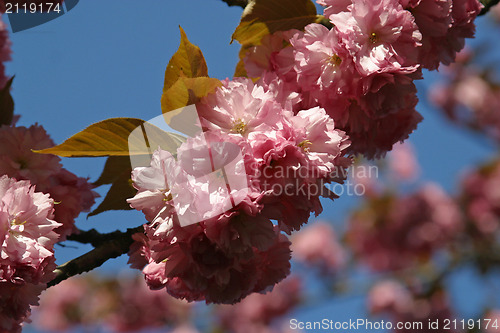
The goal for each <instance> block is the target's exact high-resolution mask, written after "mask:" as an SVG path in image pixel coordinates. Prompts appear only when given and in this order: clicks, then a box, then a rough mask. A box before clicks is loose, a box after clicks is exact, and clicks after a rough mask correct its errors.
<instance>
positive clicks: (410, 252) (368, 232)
mask: <svg viewBox="0 0 500 333" xmlns="http://www.w3.org/2000/svg"><path fill="white" fill-rule="evenodd" d="M462 229H463V219H462V216H461V214H460V211H459V210H458V207H457V205H456V203H455V202H454V201H453V200H451V198H450V197H448V195H446V193H444V192H443V190H442V189H441V188H440V187H438V186H437V185H434V184H428V185H426V186H424V187H422V188H421V189H420V190H419V191H418V192H416V193H414V194H411V195H407V196H403V197H401V198H397V197H395V196H394V195H380V196H379V197H372V198H370V199H368V202H367V204H366V205H365V207H364V208H363V209H362V210H360V211H358V212H356V213H354V214H353V216H352V217H351V219H350V221H349V231H348V236H347V238H348V241H349V244H350V245H351V247H352V249H353V251H354V253H355V254H356V255H357V256H358V257H359V258H360V259H361V260H362V261H364V262H365V263H367V264H368V265H369V266H371V267H372V268H373V269H375V270H379V271H384V270H386V271H387V270H398V269H404V268H407V267H411V266H413V265H416V264H418V263H419V262H426V261H427V260H429V258H430V257H431V256H432V255H433V254H434V252H436V251H438V250H439V249H441V248H443V247H445V246H446V245H447V243H449V242H450V241H452V240H453V239H454V237H456V236H457V235H458V234H459V233H460V231H461V230H462Z"/></svg>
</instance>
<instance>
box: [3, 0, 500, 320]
mask: <svg viewBox="0 0 500 333" xmlns="http://www.w3.org/2000/svg"><path fill="white" fill-rule="evenodd" d="M241 12H242V10H241V8H239V7H231V8H230V7H228V6H227V5H226V4H225V3H223V2H222V1H220V0H191V1H164V0H149V1H143V2H138V1H132V0H107V1H99V2H98V1H80V3H79V4H78V5H77V6H76V7H75V8H74V9H73V10H72V11H70V12H69V13H67V14H65V15H63V16H62V17H60V18H58V19H56V20H53V21H51V22H48V23H46V24H44V25H41V26H38V27H35V28H32V29H30V30H26V31H23V32H18V33H15V34H12V35H11V40H12V42H13V45H12V50H13V54H12V58H13V60H12V61H11V62H10V63H8V64H7V73H8V74H9V75H14V74H15V75H16V78H15V81H14V85H13V91H12V93H13V97H14V100H15V103H16V112H17V113H18V114H21V115H22V118H21V120H20V122H19V124H20V125H25V126H29V125H31V124H33V123H35V122H38V123H39V124H42V125H43V126H44V127H45V128H46V130H47V131H48V132H49V133H50V135H51V136H52V138H53V139H54V141H55V142H56V143H61V142H62V141H63V140H64V139H66V138H68V137H69V136H71V135H72V134H74V133H76V132H78V131H80V130H82V129H83V128H85V127H86V126H88V125H90V124H92V123H94V122H97V121H100V120H103V119H106V118H111V117H136V118H142V119H151V118H153V117H156V116H158V115H159V114H160V113H161V109H160V97H161V92H162V85H163V75H164V70H165V67H166V65H167V63H168V60H169V59H170V57H171V56H172V54H173V53H174V52H175V51H176V49H177V47H178V44H179V28H178V27H179V26H182V27H183V29H184V30H185V31H186V33H187V36H188V38H189V39H190V40H191V42H193V43H194V44H196V45H198V46H199V47H200V48H201V50H202V51H203V53H204V55H205V58H206V60H207V63H208V67H209V73H210V75H211V76H212V77H216V78H219V79H224V78H226V77H231V76H232V74H233V72H234V67H235V65H236V62H237V54H238V51H239V45H238V44H236V43H235V44H232V45H230V44H229V42H230V39H231V33H232V31H233V30H234V28H235V27H236V26H237V24H238V22H239V17H240V15H241ZM4 19H5V18H4ZM486 21H487V20H486V19H484V18H482V19H480V21H479V25H480V27H479V29H478V30H479V33H480V34H481V33H482V34H484V33H487V31H488V30H489V29H491V28H490V27H489V23H488V22H486ZM494 54H495V55H498V54H499V52H498V46H497V47H496V49H494ZM426 76H427V77H428V78H427V79H426V80H424V81H422V82H419V83H418V84H419V89H420V90H421V91H425V90H428V89H429V87H430V86H431V84H432V82H433V80H434V79H435V77H436V74H434V73H426ZM420 98H421V100H422V103H420V104H419V107H418V110H419V111H420V112H421V113H422V114H423V115H424V117H425V120H424V121H423V122H422V123H421V124H420V125H419V128H418V130H417V131H416V132H415V133H414V134H412V136H411V140H410V141H411V142H412V143H413V144H414V145H415V147H416V151H417V156H418V158H419V162H420V163H421V166H422V179H425V180H431V181H435V182H438V183H440V184H441V185H442V186H444V187H445V188H446V189H447V190H449V191H452V190H453V189H454V186H455V181H456V180H457V178H458V177H459V175H460V174H461V170H463V169H464V168H466V167H471V166H473V165H474V164H475V163H478V162H479V161H482V160H485V159H487V158H488V156H490V155H491V154H492V153H493V151H494V147H493V145H491V144H488V143H485V141H483V140H480V139H478V138H477V137H475V136H474V135H470V134H464V132H463V131H462V130H460V129H457V128H455V127H453V126H450V125H449V124H448V123H447V122H446V120H444V119H443V117H442V116H441V115H440V114H438V113H437V112H436V111H435V110H431V109H430V108H429V107H428V104H427V103H426V102H425V95H424V94H421V95H420ZM103 163H104V159H73V160H72V159H65V160H64V165H65V166H66V167H67V168H68V169H69V170H70V171H73V172H75V173H76V174H78V175H79V176H84V177H90V178H91V180H95V179H97V177H98V176H99V173H100V171H101V168H102V165H103ZM352 204H353V201H352V200H350V199H349V198H341V199H339V200H338V201H337V202H335V203H333V204H332V203H328V202H325V213H324V214H323V215H322V217H323V218H325V219H331V220H334V221H336V222H339V221H341V220H342V218H343V217H344V216H345V215H346V214H347V212H348V210H349V209H350V207H352ZM142 222H143V216H142V214H140V213H138V212H132V211H131V212H126V213H122V212H109V213H104V214H101V215H98V216H95V217H91V218H90V219H88V220H86V219H85V217H81V218H80V219H79V221H78V226H79V227H80V228H82V229H87V228H98V229H99V230H102V231H112V230H115V229H117V228H120V229H124V228H127V227H131V226H136V225H139V224H141V223H142ZM86 249H88V248H87V247H85V246H78V247H77V248H65V249H58V252H57V253H56V255H57V256H58V262H60V263H62V262H64V261H66V260H68V259H71V258H72V257H74V256H76V255H78V254H81V253H83V252H85V251H86ZM125 262H126V258H121V259H118V260H114V261H112V262H109V263H107V264H106V265H105V267H103V268H102V270H103V271H107V272H109V271H110V269H117V268H120V267H124V266H123V264H124V263H125ZM476 278H477V277H475V276H474V274H472V273H470V272H465V273H463V274H461V275H460V276H458V278H457V281H456V282H453V283H455V284H456V287H454V288H456V289H457V290H458V292H457V293H456V295H455V297H456V299H457V300H463V299H464V298H470V297H471V295H472V294H473V293H471V292H460V290H463V289H464V286H468V285H471V283H472V282H471V281H474V280H475V279H476ZM327 303H328V304H326V305H322V306H320V307H319V308H312V309H308V310H304V311H303V312H301V313H299V314H297V315H298V316H302V317H305V318H318V317H322V316H325V315H327V314H328V315H329V316H330V317H331V316H338V318H347V319H348V318H349V317H352V316H355V315H359V314H360V313H361V311H362V308H363V307H362V304H363V300H362V298H359V297H357V298H354V299H348V300H337V301H335V302H327ZM472 304H474V302H473V303H472ZM472 306H474V305H472ZM470 310H473V308H464V309H463V311H470ZM332 319H333V318H332Z"/></svg>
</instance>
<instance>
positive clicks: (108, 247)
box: [47, 226, 144, 287]
mask: <svg viewBox="0 0 500 333" xmlns="http://www.w3.org/2000/svg"><path fill="white" fill-rule="evenodd" d="M138 232H144V228H143V227H142V226H140V227H136V228H131V229H127V231H126V232H121V231H115V232H112V233H109V234H100V233H99V232H97V231H96V230H94V229H92V230H89V231H84V232H82V233H80V234H79V235H72V236H70V237H68V239H70V238H72V240H76V239H74V238H80V239H81V241H80V240H78V241H80V242H82V243H90V244H92V245H94V246H95V249H93V250H91V251H90V252H87V253H85V254H84V255H82V256H80V257H78V258H75V259H73V260H70V261H68V262H67V263H65V264H62V265H60V266H58V267H57V268H56V269H55V271H54V273H56V277H55V278H54V279H53V280H52V281H50V282H49V283H48V285H47V287H52V286H55V285H56V284H58V283H59V282H61V281H64V280H66V279H67V278H70V277H72V276H74V275H78V274H82V273H85V272H88V271H91V270H93V269H94V268H97V267H99V266H101V265H102V264H104V263H105V262H106V261H107V260H108V259H113V258H117V257H119V256H121V255H122V254H125V253H127V252H128V251H129V248H130V245H132V243H133V242H134V240H133V239H132V235H133V234H135V233H138ZM94 237H96V238H94Z"/></svg>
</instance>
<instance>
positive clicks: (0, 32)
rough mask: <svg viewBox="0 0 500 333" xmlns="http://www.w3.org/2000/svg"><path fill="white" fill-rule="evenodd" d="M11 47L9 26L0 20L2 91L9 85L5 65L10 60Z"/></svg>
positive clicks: (0, 85)
mask: <svg viewBox="0 0 500 333" xmlns="http://www.w3.org/2000/svg"><path fill="white" fill-rule="evenodd" d="M10 45H11V42H10V40H9V35H8V31H7V26H6V25H5V23H4V22H3V21H2V20H1V19H0V89H1V88H3V87H4V86H5V83H7V76H6V75H5V65H4V64H3V63H4V62H6V61H9V60H10V53H11V50H10Z"/></svg>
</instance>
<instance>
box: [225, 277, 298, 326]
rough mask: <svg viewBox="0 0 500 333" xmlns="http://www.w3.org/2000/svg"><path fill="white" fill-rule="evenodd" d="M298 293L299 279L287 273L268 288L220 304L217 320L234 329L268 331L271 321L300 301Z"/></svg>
mask: <svg viewBox="0 0 500 333" xmlns="http://www.w3.org/2000/svg"><path fill="white" fill-rule="evenodd" d="M300 296H301V281H300V279H299V278H298V277H296V276H290V277H288V278H286V279H285V280H283V281H281V282H280V283H278V284H277V285H276V286H275V287H274V288H273V290H272V291H271V292H268V293H266V294H252V295H250V296H248V297H247V298H245V299H244V300H243V301H241V302H240V303H238V304H235V305H221V306H219V307H218V308H217V310H218V316H219V320H220V322H221V324H222V326H223V327H224V328H225V329H226V330H228V331H231V332H235V333H240V332H241V333H244V332H269V331H271V329H272V327H274V325H272V323H273V321H275V320H276V319H278V318H280V317H282V316H283V315H285V314H286V313H288V312H289V311H291V310H292V309H293V308H294V306H296V305H297V304H298V303H299V301H300ZM271 332H275V331H274V330H272V331H271Z"/></svg>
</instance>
